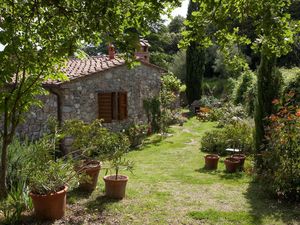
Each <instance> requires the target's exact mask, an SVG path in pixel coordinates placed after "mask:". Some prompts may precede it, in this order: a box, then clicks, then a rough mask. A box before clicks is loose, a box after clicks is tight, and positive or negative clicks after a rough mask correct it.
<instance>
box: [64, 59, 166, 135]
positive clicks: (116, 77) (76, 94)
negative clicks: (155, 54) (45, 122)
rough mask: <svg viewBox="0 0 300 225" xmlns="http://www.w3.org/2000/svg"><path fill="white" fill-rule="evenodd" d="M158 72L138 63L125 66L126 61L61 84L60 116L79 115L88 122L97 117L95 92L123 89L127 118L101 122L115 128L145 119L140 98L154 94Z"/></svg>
mask: <svg viewBox="0 0 300 225" xmlns="http://www.w3.org/2000/svg"><path fill="white" fill-rule="evenodd" d="M160 76H161V72H159V71H158V69H156V68H152V67H150V66H146V65H143V64H142V65H141V66H139V67H136V68H134V69H131V70H130V69H128V68H127V66H126V65H123V66H120V67H116V68H112V69H110V70H107V71H104V72H101V73H97V74H93V75H89V76H88V77H85V78H79V79H77V80H73V81H71V82H67V83H64V84H63V85H61V88H62V90H61V96H62V120H63V121H64V120H68V119H81V120H83V121H85V122H91V121H93V120H95V119H97V118H98V99H97V98H98V93H99V92H127V98H128V119H127V120H124V121H112V123H105V124H104V125H105V126H106V127H108V128H110V129H112V130H114V131H119V130H121V129H123V128H124V127H126V126H127V125H128V124H129V123H132V122H139V121H143V122H146V115H145V112H144V109H143V100H144V99H146V98H150V97H153V96H155V95H158V93H159V90H160Z"/></svg>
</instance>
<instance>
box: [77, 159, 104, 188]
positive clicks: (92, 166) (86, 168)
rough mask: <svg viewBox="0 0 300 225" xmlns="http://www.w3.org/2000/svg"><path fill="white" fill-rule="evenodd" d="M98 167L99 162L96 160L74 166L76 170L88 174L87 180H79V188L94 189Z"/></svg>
mask: <svg viewBox="0 0 300 225" xmlns="http://www.w3.org/2000/svg"><path fill="white" fill-rule="evenodd" d="M100 169H101V164H100V162H99V161H96V160H91V161H86V162H84V164H83V165H82V166H76V167H75V170H76V171H77V172H79V173H85V174H86V175H87V176H88V180H82V181H80V182H79V189H80V190H82V191H88V192H91V191H93V190H95V188H96V186H97V183H98V176H99V172H100Z"/></svg>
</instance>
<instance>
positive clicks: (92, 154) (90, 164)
mask: <svg viewBox="0 0 300 225" xmlns="http://www.w3.org/2000/svg"><path fill="white" fill-rule="evenodd" d="M63 133H64V136H69V137H72V138H73V143H72V149H73V150H72V151H71V154H72V155H73V158H74V159H75V170H76V171H77V172H78V173H80V174H82V175H83V176H82V177H81V180H80V184H79V188H80V189H81V190H84V191H93V190H94V189H95V188H96V186H97V183H98V176H99V172H100V169H101V161H103V160H104V158H103V151H104V150H105V148H106V145H107V144H108V143H107V142H106V139H107V137H108V136H109V135H110V132H109V131H108V130H107V129H106V128H104V127H103V126H102V123H101V121H100V120H95V121H94V122H92V123H90V124H86V123H84V122H83V121H81V120H69V121H67V122H66V123H65V125H64V128H63Z"/></svg>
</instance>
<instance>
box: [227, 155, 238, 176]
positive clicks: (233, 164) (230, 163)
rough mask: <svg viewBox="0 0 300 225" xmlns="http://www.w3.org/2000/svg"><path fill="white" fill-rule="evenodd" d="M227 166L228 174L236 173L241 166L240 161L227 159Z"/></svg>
mask: <svg viewBox="0 0 300 225" xmlns="http://www.w3.org/2000/svg"><path fill="white" fill-rule="evenodd" d="M224 163H225V166H226V171H227V172H228V173H235V172H236V171H237V170H238V168H239V165H240V161H239V160H238V159H234V158H226V159H225V160H224Z"/></svg>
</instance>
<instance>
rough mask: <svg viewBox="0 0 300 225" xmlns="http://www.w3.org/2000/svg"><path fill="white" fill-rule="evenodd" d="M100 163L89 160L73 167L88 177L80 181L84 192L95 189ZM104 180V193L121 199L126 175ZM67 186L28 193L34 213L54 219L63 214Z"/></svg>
mask: <svg viewBox="0 0 300 225" xmlns="http://www.w3.org/2000/svg"><path fill="white" fill-rule="evenodd" d="M100 169H101V164H100V162H98V161H90V162H89V163H88V164H85V165H84V166H82V167H75V170H76V171H80V173H85V174H86V175H88V176H89V177H90V179H89V181H87V180H86V181H82V182H80V184H79V189H80V190H82V191H86V192H92V191H93V190H95V188H96V186H97V183H98V176H99V172H100ZM103 180H104V182H105V195H106V196H107V197H109V198H114V199H122V198H124V197H125V191H126V184H127V181H128V177H127V176H124V175H118V176H117V177H116V175H107V176H104V178H103ZM67 190H68V187H67V186H64V187H62V188H61V190H60V191H58V192H56V193H51V194H48V195H38V194H34V193H32V192H31V193H30V197H31V198H32V203H33V207H34V213H35V215H36V216H37V217H38V218H40V219H49V220H56V219H60V218H62V217H63V216H64V215H65V211H66V196H67Z"/></svg>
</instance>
